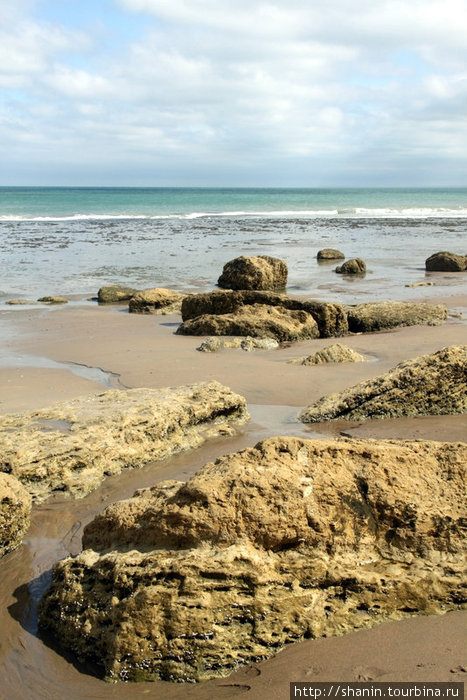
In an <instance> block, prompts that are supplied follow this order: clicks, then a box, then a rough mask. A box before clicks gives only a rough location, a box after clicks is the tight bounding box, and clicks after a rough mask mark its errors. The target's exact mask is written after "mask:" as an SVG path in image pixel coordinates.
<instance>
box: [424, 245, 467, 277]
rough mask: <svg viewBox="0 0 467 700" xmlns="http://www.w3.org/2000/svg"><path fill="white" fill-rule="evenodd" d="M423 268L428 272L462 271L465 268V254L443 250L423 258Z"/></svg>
mask: <svg viewBox="0 0 467 700" xmlns="http://www.w3.org/2000/svg"><path fill="white" fill-rule="evenodd" d="M425 269H426V270H429V271H430V272H464V270H467V255H456V253H448V252H447V251H445V250H443V251H440V252H439V253H434V254H433V255H430V257H429V258H427V259H426V260H425Z"/></svg>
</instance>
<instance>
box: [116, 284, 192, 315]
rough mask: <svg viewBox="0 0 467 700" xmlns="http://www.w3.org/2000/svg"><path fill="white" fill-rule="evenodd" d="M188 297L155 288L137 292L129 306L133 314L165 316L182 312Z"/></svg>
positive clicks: (170, 290)
mask: <svg viewBox="0 0 467 700" xmlns="http://www.w3.org/2000/svg"><path fill="white" fill-rule="evenodd" d="M185 296H186V295H185V294H181V293H180V292H175V291H173V290H172V289H164V288H163V287H154V288H153V289H145V290H144V291H142V292H136V294H134V295H133V296H132V297H131V299H130V302H129V304H128V308H129V311H130V313H131V314H158V313H159V314H163V313H172V312H174V311H180V309H181V307H182V301H183V299H184V297H185Z"/></svg>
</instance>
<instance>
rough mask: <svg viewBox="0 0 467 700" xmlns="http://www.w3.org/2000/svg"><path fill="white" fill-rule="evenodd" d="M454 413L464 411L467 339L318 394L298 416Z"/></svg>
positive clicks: (466, 404)
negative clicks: (343, 387)
mask: <svg viewBox="0 0 467 700" xmlns="http://www.w3.org/2000/svg"><path fill="white" fill-rule="evenodd" d="M456 413H467V345H453V346H451V347H449V348H443V350H439V351H438V352H435V353H433V354H431V355H422V356H420V357H416V358H414V359H412V360H407V361H406V362H401V363H400V364H399V365H397V366H396V367H394V369H392V370H390V371H389V372H387V373H386V374H383V375H381V376H379V377H376V378H375V379H370V380H368V381H364V382H360V384H357V385H355V386H352V387H350V388H349V389H345V390H344V391H342V392H340V393H337V394H329V395H328V396H323V398H321V399H320V400H319V401H317V402H316V403H315V404H313V405H312V406H309V407H308V408H306V409H304V410H303V411H302V412H301V413H300V415H299V418H300V420H301V421H303V422H304V423H321V422H323V421H327V420H333V419H335V418H345V419H347V420H365V419H366V418H399V417H402V416H428V415H451V414H456Z"/></svg>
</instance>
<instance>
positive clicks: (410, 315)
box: [347, 301, 448, 333]
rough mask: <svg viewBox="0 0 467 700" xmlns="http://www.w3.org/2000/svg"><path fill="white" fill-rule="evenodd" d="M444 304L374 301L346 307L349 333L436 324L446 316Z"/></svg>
mask: <svg viewBox="0 0 467 700" xmlns="http://www.w3.org/2000/svg"><path fill="white" fill-rule="evenodd" d="M447 314H448V311H447V308H446V306H445V305H444V304H424V303H421V304H419V303H412V302H408V301H376V302H370V303H369V304H357V305H356V306H350V307H348V308H347V319H348V324H349V330H350V332H351V333H371V332H373V331H381V330H386V329H388V328H396V327H397V326H416V325H421V324H426V325H428V326H438V325H439V324H440V323H442V322H443V321H444V320H445V319H446V318H447Z"/></svg>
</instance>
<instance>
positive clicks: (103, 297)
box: [97, 285, 138, 304]
mask: <svg viewBox="0 0 467 700" xmlns="http://www.w3.org/2000/svg"><path fill="white" fill-rule="evenodd" d="M137 292H138V290H137V289H133V288H132V287H122V286H119V285H109V286H107V287H101V288H100V289H99V291H98V293H97V301H98V302H99V304H117V303H121V302H124V301H129V300H130V299H131V297H132V296H134V295H135V294H136V293H137Z"/></svg>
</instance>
